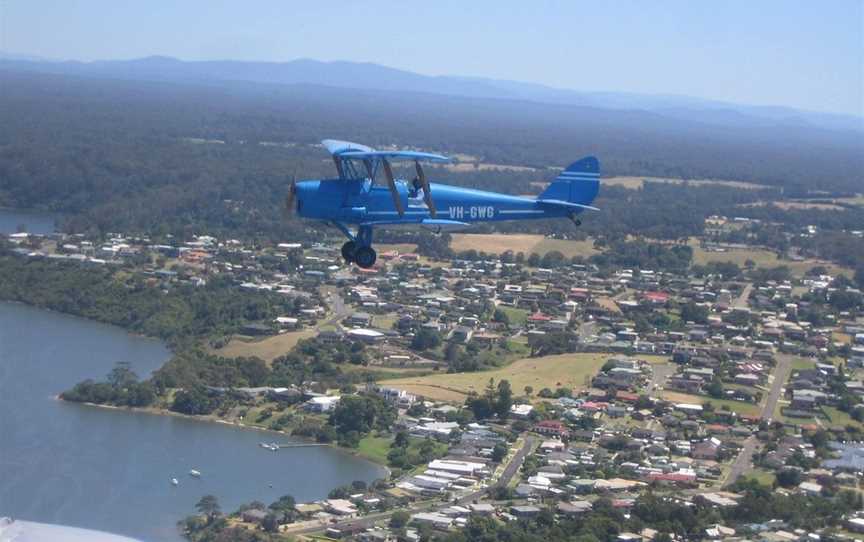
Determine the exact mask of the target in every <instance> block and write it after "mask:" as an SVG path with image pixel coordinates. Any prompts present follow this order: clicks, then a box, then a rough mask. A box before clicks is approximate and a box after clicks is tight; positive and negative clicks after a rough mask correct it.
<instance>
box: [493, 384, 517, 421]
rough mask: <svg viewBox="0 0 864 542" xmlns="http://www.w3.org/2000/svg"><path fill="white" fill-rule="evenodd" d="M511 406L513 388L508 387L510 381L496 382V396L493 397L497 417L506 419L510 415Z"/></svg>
mask: <svg viewBox="0 0 864 542" xmlns="http://www.w3.org/2000/svg"><path fill="white" fill-rule="evenodd" d="M512 406H513V390H511V389H510V382H509V381H508V380H502V381H500V382H498V390H497V397H496V399H495V413H496V414H498V417H499V418H501V419H502V420H503V419H506V418H507V416H509V415H510V407H512Z"/></svg>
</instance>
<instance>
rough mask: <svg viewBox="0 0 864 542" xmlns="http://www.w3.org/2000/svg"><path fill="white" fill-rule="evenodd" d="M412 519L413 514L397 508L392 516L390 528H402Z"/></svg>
mask: <svg viewBox="0 0 864 542" xmlns="http://www.w3.org/2000/svg"><path fill="white" fill-rule="evenodd" d="M410 520H411V514H409V513H408V512H406V511H405V510H396V511H395V512H393V514H392V515H391V516H390V528H391V529H402V528H403V527H405V526H406V525H408V522H409V521H410Z"/></svg>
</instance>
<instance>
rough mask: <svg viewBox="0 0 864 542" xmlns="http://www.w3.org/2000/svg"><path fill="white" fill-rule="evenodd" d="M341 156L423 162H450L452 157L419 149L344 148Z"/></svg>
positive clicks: (340, 153) (358, 158)
mask: <svg viewBox="0 0 864 542" xmlns="http://www.w3.org/2000/svg"><path fill="white" fill-rule="evenodd" d="M339 156H340V157H341V158H350V159H356V160H389V161H391V162H393V161H396V160H415V161H416V160H420V161H423V162H437V163H444V162H449V161H450V159H449V158H447V157H446V156H442V155H440V154H432V153H430V152H417V151H375V150H371V149H370V150H368V151H364V150H353V149H351V150H344V151H340V152H339Z"/></svg>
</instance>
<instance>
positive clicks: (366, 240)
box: [333, 222, 378, 269]
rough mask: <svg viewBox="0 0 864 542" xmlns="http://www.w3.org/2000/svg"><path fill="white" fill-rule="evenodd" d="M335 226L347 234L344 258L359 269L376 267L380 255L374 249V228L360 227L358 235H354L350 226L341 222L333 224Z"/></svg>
mask: <svg viewBox="0 0 864 542" xmlns="http://www.w3.org/2000/svg"><path fill="white" fill-rule="evenodd" d="M333 225H334V226H336V227H337V228H339V230H340V231H341V232H342V233H344V234H345V237H347V238H348V241H347V242H346V243H345V244H344V245H342V257H343V258H345V261H346V262H348V263H351V262H354V263H356V264H357V265H358V266H359V267H362V268H364V269H369V268H370V267H372V266H373V265H375V260H377V259H378V255H377V254H376V253H375V249H373V248H372V227H371V226H360V227H359V228H358V229H357V235H356V236H355V235H353V234H352V233H351V230H349V229H348V226H346V225H345V224H342V223H341V222H333Z"/></svg>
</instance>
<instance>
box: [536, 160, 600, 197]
mask: <svg viewBox="0 0 864 542" xmlns="http://www.w3.org/2000/svg"><path fill="white" fill-rule="evenodd" d="M599 191H600V161H599V160H597V158H595V157H594V156H587V157H585V158H582V159H581V160H577V161H576V162H573V163H572V164H570V165H569V166H567V167H566V168H565V169H564V171H562V172H561V173H559V174H558V176H557V177H555V179H554V180H553V181H552V182H551V183H550V184H549V186H547V187H546V190H544V191H543V193H542V194H540V197H539V199H547V200H560V201H567V202H570V203H579V204H581V205H590V204H591V202H592V201H594V198H596V197H597V193H598V192H599Z"/></svg>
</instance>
